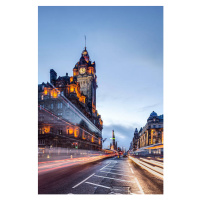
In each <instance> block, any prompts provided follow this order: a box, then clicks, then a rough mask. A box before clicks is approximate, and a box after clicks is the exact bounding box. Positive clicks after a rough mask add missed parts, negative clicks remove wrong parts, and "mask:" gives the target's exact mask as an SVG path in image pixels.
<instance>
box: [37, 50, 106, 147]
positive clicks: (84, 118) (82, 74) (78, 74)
mask: <svg viewBox="0 0 200 200" xmlns="http://www.w3.org/2000/svg"><path fill="white" fill-rule="evenodd" d="M96 89H97V76H96V64H95V62H91V61H90V58H89V54H88V51H87V50H86V47H85V49H84V50H83V52H82V54H81V58H80V60H79V62H77V63H76V65H75V67H74V68H73V76H71V77H70V76H68V73H66V75H65V76H62V77H60V76H59V77H57V73H56V72H55V71H54V70H53V69H51V70H50V83H48V82H47V83H42V84H39V85H38V146H39V147H41V148H48V147H64V148H66V147H69V148H81V149H93V150H98V149H101V148H102V129H103V121H102V119H101V115H99V113H98V111H97V110H96Z"/></svg>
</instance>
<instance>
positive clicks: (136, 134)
mask: <svg viewBox="0 0 200 200" xmlns="http://www.w3.org/2000/svg"><path fill="white" fill-rule="evenodd" d="M138 139H139V134H138V130H137V128H136V129H135V132H134V137H133V151H135V150H136V149H137V142H138Z"/></svg>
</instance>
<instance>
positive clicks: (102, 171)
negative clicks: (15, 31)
mask: <svg viewBox="0 0 200 200" xmlns="http://www.w3.org/2000/svg"><path fill="white" fill-rule="evenodd" d="M101 172H105V171H101ZM105 173H109V174H117V175H120V176H128V177H134V176H130V175H124V174H118V173H112V172H105Z"/></svg>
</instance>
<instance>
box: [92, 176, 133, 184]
mask: <svg viewBox="0 0 200 200" xmlns="http://www.w3.org/2000/svg"><path fill="white" fill-rule="evenodd" d="M94 176H96V177H101V178H108V179H114V180H118V181H124V182H131V183H135V181H127V180H121V179H117V178H111V177H107V176H98V175H94Z"/></svg>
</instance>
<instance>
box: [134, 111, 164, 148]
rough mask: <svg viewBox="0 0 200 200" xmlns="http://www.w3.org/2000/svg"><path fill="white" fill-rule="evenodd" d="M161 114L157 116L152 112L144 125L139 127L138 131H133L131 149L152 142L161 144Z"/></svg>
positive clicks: (151, 143) (152, 143)
mask: <svg viewBox="0 0 200 200" xmlns="http://www.w3.org/2000/svg"><path fill="white" fill-rule="evenodd" d="M163 134H164V133H163V115H160V116H158V115H157V113H156V112H154V111H153V112H152V113H151V114H150V116H149V118H148V119H147V123H146V125H145V126H144V127H143V128H141V129H140V131H139V133H138V132H137V131H135V134H134V137H133V151H135V150H137V149H139V148H142V147H145V146H150V145H154V144H163V142H164V139H163Z"/></svg>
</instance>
